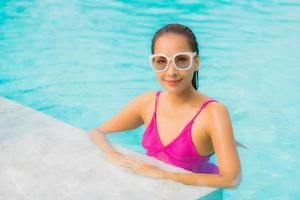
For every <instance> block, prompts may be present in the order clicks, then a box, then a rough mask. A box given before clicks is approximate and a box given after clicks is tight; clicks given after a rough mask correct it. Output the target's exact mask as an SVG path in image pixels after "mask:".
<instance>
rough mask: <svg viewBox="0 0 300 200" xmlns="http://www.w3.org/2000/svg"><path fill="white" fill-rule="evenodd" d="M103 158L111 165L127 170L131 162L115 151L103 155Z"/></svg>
mask: <svg viewBox="0 0 300 200" xmlns="http://www.w3.org/2000/svg"><path fill="white" fill-rule="evenodd" d="M105 158H106V159H107V160H108V161H109V162H110V163H111V164H113V165H116V166H120V167H123V168H126V169H129V167H130V165H131V161H130V160H128V158H127V156H126V155H124V154H122V153H119V152H117V151H113V152H109V153H105Z"/></svg>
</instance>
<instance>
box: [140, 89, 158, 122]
mask: <svg viewBox="0 0 300 200" xmlns="http://www.w3.org/2000/svg"><path fill="white" fill-rule="evenodd" d="M155 93H156V91H146V92H143V93H141V94H140V95H138V99H139V102H140V103H139V104H140V108H141V116H142V118H143V121H144V122H147V121H148V120H149V119H148V118H149V116H150V113H151V112H152V109H153V108H152V107H153V105H154V104H153V102H154V97H155Z"/></svg>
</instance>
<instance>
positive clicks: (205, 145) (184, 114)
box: [144, 105, 213, 155]
mask: <svg viewBox="0 0 300 200" xmlns="http://www.w3.org/2000/svg"><path fill="white" fill-rule="evenodd" d="M198 111H199V110H198V109H197V108H195V109H192V108H191V109H184V111H180V112H175V111H172V112H171V111H170V110H166V109H163V108H162V106H161V107H157V110H156V117H155V116H153V114H154V105H152V106H149V107H147V108H146V109H145V113H144V122H145V127H147V126H148V125H149V123H150V121H151V119H152V117H154V118H155V122H156V128H157V134H158V138H159V139H160V142H161V143H162V145H163V146H164V147H165V146H167V145H169V144H171V143H172V142H174V141H175V140H176V139H177V138H178V137H180V134H182V131H183V130H184V129H187V128H190V131H191V135H190V137H191V140H192V142H193V144H194V146H195V150H196V151H197V153H198V154H199V155H209V154H211V153H212V152H213V146H212V143H211V140H210V137H209V136H208V134H207V131H206V120H205V115H203V113H202V112H203V111H201V113H199V114H198V115H197V116H196V113H197V112H198ZM195 116H196V117H195ZM193 117H195V119H194V122H191V120H192V119H193ZM189 123H190V125H189V127H187V126H188V124H189ZM191 123H192V124H191Z"/></svg>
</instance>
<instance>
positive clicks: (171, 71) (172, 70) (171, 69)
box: [166, 60, 178, 76]
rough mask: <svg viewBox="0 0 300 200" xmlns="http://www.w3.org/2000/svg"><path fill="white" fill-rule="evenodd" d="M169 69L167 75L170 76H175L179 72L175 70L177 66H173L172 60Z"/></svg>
mask: <svg viewBox="0 0 300 200" xmlns="http://www.w3.org/2000/svg"><path fill="white" fill-rule="evenodd" d="M168 65H169V66H168V68H167V71H166V74H167V75H168V76H174V75H176V74H177V73H178V70H177V69H176V68H175V66H174V65H173V62H172V61H171V60H170V62H169V63H168Z"/></svg>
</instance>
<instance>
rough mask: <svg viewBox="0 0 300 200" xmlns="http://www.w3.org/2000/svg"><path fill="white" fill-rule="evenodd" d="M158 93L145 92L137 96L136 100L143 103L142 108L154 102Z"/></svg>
mask: <svg viewBox="0 0 300 200" xmlns="http://www.w3.org/2000/svg"><path fill="white" fill-rule="evenodd" d="M156 92H157V91H145V92H142V93H140V94H139V95H137V96H136V100H137V101H139V102H140V103H141V105H142V106H145V105H147V104H148V103H150V102H151V101H153V99H154V97H155V94H156Z"/></svg>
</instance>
